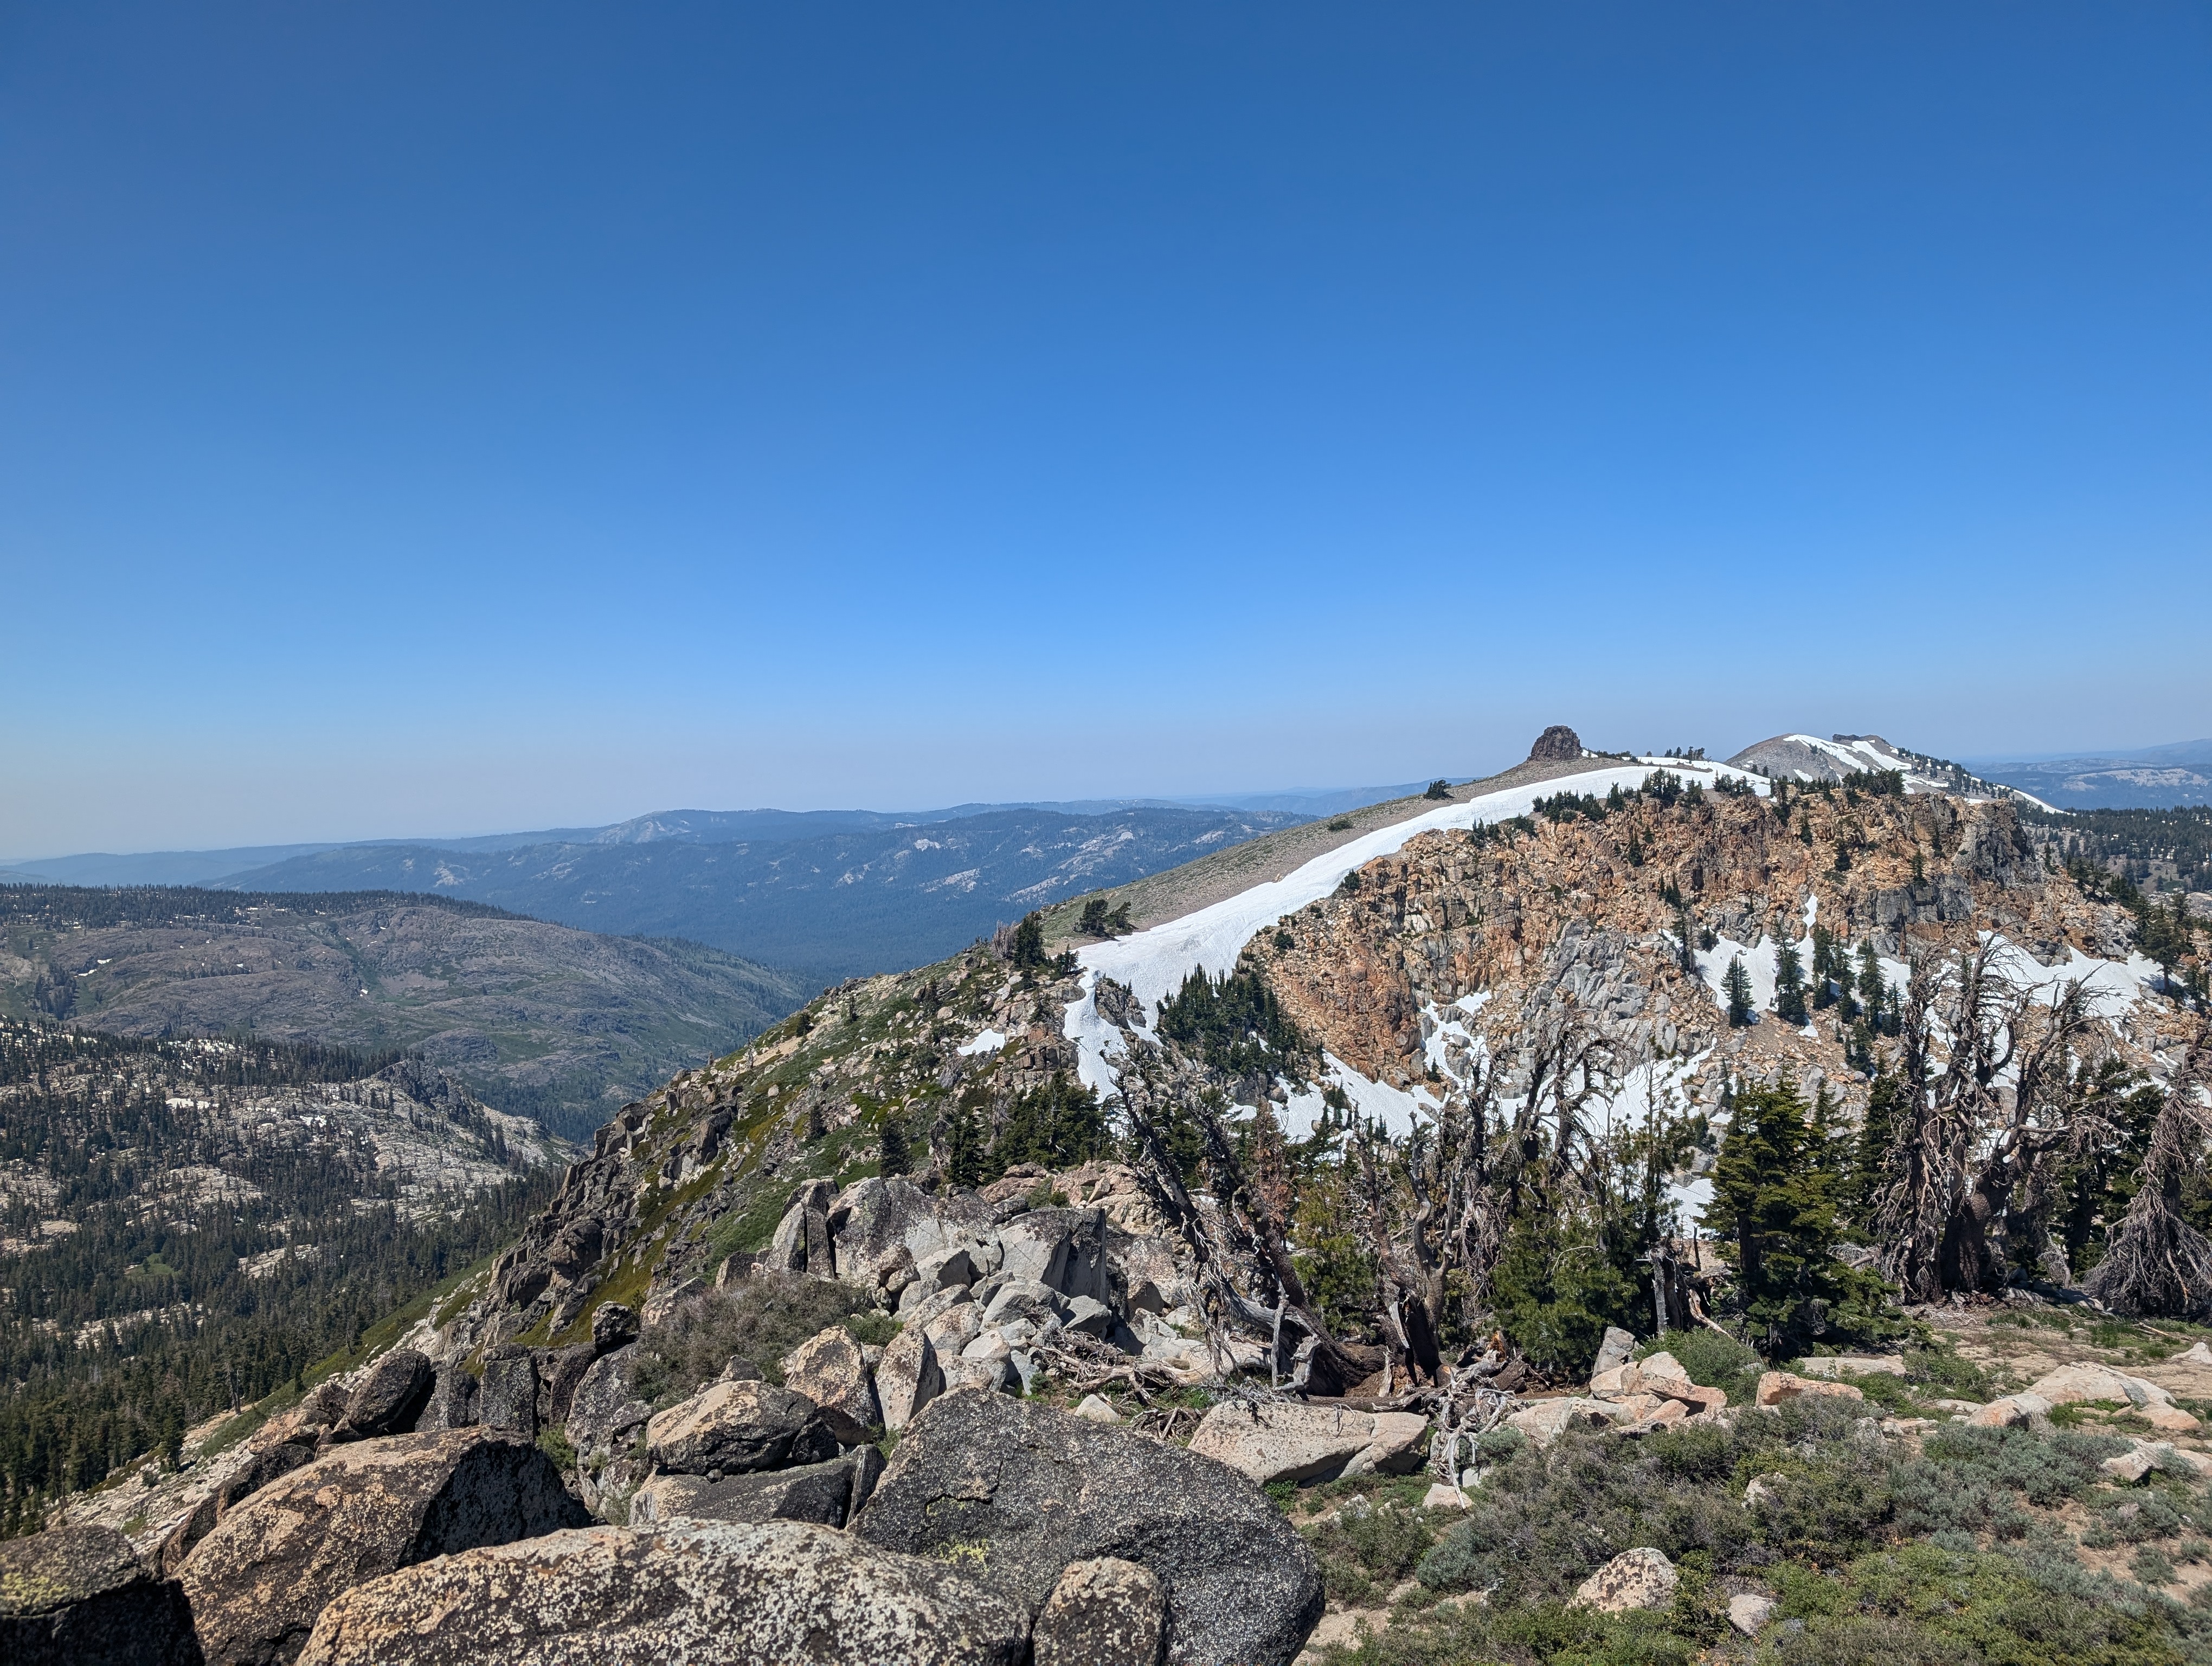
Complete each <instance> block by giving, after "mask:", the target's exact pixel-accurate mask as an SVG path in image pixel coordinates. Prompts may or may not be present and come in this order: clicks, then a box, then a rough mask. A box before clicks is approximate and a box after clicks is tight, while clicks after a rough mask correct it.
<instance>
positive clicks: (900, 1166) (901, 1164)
mask: <svg viewBox="0 0 2212 1666" xmlns="http://www.w3.org/2000/svg"><path fill="white" fill-rule="evenodd" d="M882 1145H883V1156H882V1162H881V1165H880V1166H881V1168H882V1171H883V1172H884V1174H887V1175H892V1174H904V1173H905V1172H906V1171H907V1169H908V1166H909V1165H910V1164H912V1163H913V1161H914V1148H913V1145H912V1143H911V1142H910V1141H909V1140H908V1137H907V1131H906V1119H905V1118H904V1117H903V1116H900V1115H899V1114H898V1113H897V1112H896V1111H894V1112H892V1113H891V1114H890V1116H886V1117H884V1131H883V1137H882Z"/></svg>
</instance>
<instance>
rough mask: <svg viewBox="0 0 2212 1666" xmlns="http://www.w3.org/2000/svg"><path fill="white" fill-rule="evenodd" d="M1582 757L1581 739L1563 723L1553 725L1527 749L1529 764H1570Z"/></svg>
mask: <svg viewBox="0 0 2212 1666" xmlns="http://www.w3.org/2000/svg"><path fill="white" fill-rule="evenodd" d="M1582 755H1583V738H1582V737H1581V736H1580V735H1578V734H1577V733H1575V732H1574V731H1573V730H1572V729H1571V728H1569V727H1567V726H1566V725H1565V724H1564V723H1554V724H1553V725H1552V727H1550V728H1548V729H1547V730H1545V731H1544V733H1541V734H1540V735H1538V736H1537V737H1536V744H1535V745H1533V746H1531V747H1530V748H1529V749H1528V762H1529V763H1573V762H1574V761H1575V760H1576V759H1577V758H1578V757H1581V756H1582Z"/></svg>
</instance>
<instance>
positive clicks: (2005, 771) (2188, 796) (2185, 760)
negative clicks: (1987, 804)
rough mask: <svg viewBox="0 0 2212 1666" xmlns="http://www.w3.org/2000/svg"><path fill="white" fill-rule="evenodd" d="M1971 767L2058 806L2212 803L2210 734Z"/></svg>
mask: <svg viewBox="0 0 2212 1666" xmlns="http://www.w3.org/2000/svg"><path fill="white" fill-rule="evenodd" d="M1976 767H1977V768H1978V769H1980V771H1981V772H1982V774H1984V775H1987V776H1988V777H1989V778H1990V780H1992V781H2003V782H2004V783H2005V784H2006V785H2007V786H2010V787H2020V788H2021V790H2022V791H2024V792H2028V793H2034V794H2035V796H2036V797H2037V798H2039V799H2041V800H2043V801H2044V802H2045V803H2046V804H2051V805H2056V806H2057V807H2058V808H2059V809H2061V810H2172V809H2175V808H2178V807H2179V806H2183V805H2199V804H2212V740H2185V741H2182V742H2180V743H2179V745H2172V746H2147V747H2145V748H2143V749H2142V751H2133V752H2106V753H2102V754H2100V755H2099V756H2097V757H2060V758H2027V759H2023V760H2021V761H2019V762H2015V763H2003V762H1989V763H1978V764H1977V765H1976Z"/></svg>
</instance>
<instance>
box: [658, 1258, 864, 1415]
mask: <svg viewBox="0 0 2212 1666" xmlns="http://www.w3.org/2000/svg"><path fill="white" fill-rule="evenodd" d="M871 1308H872V1304H871V1303H870V1301H869V1299H868V1298H867V1295H866V1293H865V1292H862V1291H861V1290H860V1287H859V1286H857V1285H850V1284H844V1283H841V1282H840V1281H838V1280H835V1279H807V1278H799V1277H797V1276H794V1275H792V1274H770V1275H768V1276H764V1277H755V1278H750V1279H747V1280H744V1282H743V1283H742V1284H735V1285H732V1286H729V1287H728V1288H727V1289H725V1290H710V1291H705V1292H702V1293H701V1294H699V1295H696V1296H694V1297H693V1298H691V1299H690V1300H689V1301H687V1302H684V1303H683V1304H680V1305H679V1306H678V1308H677V1310H676V1311H675V1312H674V1313H672V1314H671V1315H670V1316H669V1317H668V1318H666V1319H665V1320H664V1321H663V1322H660V1323H659V1324H656V1325H649V1326H647V1328H646V1331H645V1334H644V1335H643V1336H641V1338H639V1341H638V1362H637V1367H636V1375H635V1381H636V1383H637V1390H638V1393H639V1395H641V1397H642V1398H644V1399H646V1400H647V1401H650V1402H652V1403H653V1405H654V1406H656V1407H661V1406H668V1405H672V1404H674V1403H675V1402H677V1401H678V1400H681V1399H683V1398H684V1397H685V1396H686V1395H690V1394H693V1393H696V1391H697V1390H698V1389H699V1388H700V1387H701V1385H702V1384H703V1383H711V1382H713V1381H714V1379H715V1378H716V1377H720V1375H721V1374H722V1368H723V1366H725V1365H727V1364H728V1363H729V1361H730V1360H731V1359H732V1358H738V1359H746V1360H749V1361H750V1362H751V1364H752V1365H753V1367H754V1368H755V1369H756V1370H757V1371H759V1372H760V1374H761V1375H762V1376H763V1377H766V1378H767V1379H768V1380H769V1382H771V1383H781V1382H782V1381H783V1367H782V1360H783V1356H784V1355H785V1354H787V1353H790V1352H791V1350H792V1349H793V1348H795V1347H798V1346H799V1344H800V1343H801V1342H803V1341H805V1340H806V1339H807V1338H808V1337H810V1336H812V1335H816V1334H817V1333H818V1332H820V1331H823V1330H826V1329H829V1327H830V1326H831V1325H834V1324H836V1323H837V1322H839V1321H840V1320H843V1319H848V1318H852V1317H854V1316H858V1317H859V1319H860V1326H866V1323H867V1316H869V1314H870V1312H871ZM860 1326H856V1327H855V1334H856V1335H857V1334H859V1329H860ZM861 1340H862V1341H866V1340H867V1337H866V1336H862V1337H861Z"/></svg>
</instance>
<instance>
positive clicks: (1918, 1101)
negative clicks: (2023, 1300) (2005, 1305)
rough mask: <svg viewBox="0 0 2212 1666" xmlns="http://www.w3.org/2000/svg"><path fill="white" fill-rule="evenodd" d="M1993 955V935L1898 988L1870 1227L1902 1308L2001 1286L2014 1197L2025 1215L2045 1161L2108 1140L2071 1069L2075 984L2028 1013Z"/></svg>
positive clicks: (2079, 994)
mask: <svg viewBox="0 0 2212 1666" xmlns="http://www.w3.org/2000/svg"><path fill="white" fill-rule="evenodd" d="M2000 948H2001V945H1999V944H1998V943H1997V942H1996V940H1995V939H1991V940H1990V942H1987V943H1984V945H1982V946H1981V947H1980V948H1979V949H1978V950H1977V951H1975V952H1972V953H1971V954H1968V955H1966V956H1963V957H1962V958H1960V964H1959V970H1958V976H1957V978H1956V980H1955V982H1954V983H1953V984H1951V985H1950V986H1949V987H1948V988H1943V987H1941V986H1939V984H1938V982H1937V979H1936V976H1935V975H1934V974H1933V973H1932V972H1930V971H1929V969H1928V967H1927V966H1926V965H1925V964H1922V963H1918V962H1916V963H1915V964H1914V965H1913V968H1912V973H1911V978H1910V980H1909V981H1908V982H1907V984H1906V988H1905V996H1904V1000H1903V1012H1902V1015H1901V1021H1900V1025H1899V1044H1898V1049H1897V1066H1898V1072H1899V1075H1900V1076H1901V1077H1902V1079H1903V1085H1904V1089H1905V1091H1904V1094H1903V1096H1902V1097H1903V1104H1902V1107H1901V1111H1900V1114H1899V1117H1898V1121H1897V1126H1896V1129H1895V1133H1894V1135H1893V1140H1892V1144H1891V1146H1890V1151H1889V1154H1888V1158H1887V1162H1886V1164H1885V1168H1886V1171H1887V1185H1886V1186H1885V1189H1884V1191H1883V1194H1882V1197H1881V1203H1880V1206H1879V1213H1878V1216H1877V1219H1878V1221H1879V1224H1880V1227H1881V1233H1882V1235H1883V1237H1886V1238H1887V1240H1888V1243H1889V1250H1888V1254H1887V1258H1886V1268H1887V1272H1888V1274H1889V1275H1890V1277H1891V1278H1892V1279H1893V1280H1895V1281H1896V1282H1897V1284H1898V1285H1899V1288H1900V1289H1901V1290H1902V1292H1903V1293H1904V1295H1905V1299H1906V1300H1908V1301H1918V1302H1929V1301H1937V1300H1940V1299H1942V1298H1943V1296H1944V1295H1945V1294H1946V1293H1947V1292H1950V1291H1954V1290H1981V1291H1991V1292H1994V1291H1996V1290H1999V1289H2002V1287H2003V1286H2004V1285H2005V1283H2006V1281H2007V1280H2008V1277H2009V1270H2010V1269H2009V1267H2008V1256H2007V1254H2006V1253H2005V1250H2006V1245H2007V1238H2008V1225H2009V1218H2010V1217H2011V1216H2012V1214H2013V1213H2015V1210H2014V1199H2015V1194H2017V1195H2019V1196H2020V1198H2021V1201H2022V1203H2023V1204H2024V1205H2025V1206H2027V1207H2025V1208H2024V1209H2023V1210H2022V1211H2021V1213H2023V1214H2024V1215H2029V1216H2032V1215H2033V1214H2034V1213H2035V1212H2036V1206H2037V1205H2039V1202H2040V1201H2041V1197H2042V1193H2043V1185H2044V1180H2045V1176H2046V1174H2047V1172H2048V1170H2049V1168H2050V1165H2051V1164H2052V1163H2053V1161H2054V1160H2055V1159H2057V1158H2058V1157H2059V1156H2060V1155H2061V1154H2062V1153H2064V1152H2069V1151H2070V1152H2079V1151H2081V1150H2082V1149H2084V1148H2085V1146H2086V1145H2088V1144H2093V1143H2095V1142H2096V1141H2097V1140H2101V1139H2106V1138H2109V1137H2110V1135H2111V1130H2110V1129H2109V1128H2107V1127H2106V1125H2105V1123H2104V1122H2103V1121H2102V1119H2101V1118H2099V1117H2096V1116H2093V1115H2092V1114H2090V1113H2089V1112H2087V1110H2085V1109H2084V1107H2083V1105H2082V1103H2081V1094H2080V1091H2079V1090H2078V1080H2079V1076H2078V1073H2077V1072H2076V1071H2075V1069H2074V1063H2075V1055H2077V1054H2078V1053H2079V1051H2080V1050H2081V1047H2082V1045H2083V1043H2084V1041H2085V1039H2086V1037H2087V1034H2088V1032H2089V1031H2090V1030H2091V1028H2092V1016H2093V1015H2092V1013H2091V1012H2090V1007H2089V995H2088V992H2087V988H2086V986H2085V985H2083V984H2081V983H2079V982H2076V983H2072V984H2069V985H2068V986H2067V988H2066V990H2065V992H2064V993H2063V994H2061V995H2060V996H2059V997H2058V998H2057V1000H2055V1001H2054V1002H2053V1003H2052V1004H2051V1006H2048V1007H2047V1008H2043V1009H2041V1010H2040V1012H2039V1008H2038V1002H2037V996H2036V992H2035V991H2034V990H2033V989H2016V988H2013V987H2012V986H2011V985H2010V984H2008V982H2006V981H2005V979H2004V977H2003V976H2002V972H2001V971H2000V970H1999V968H1998V964H1997V957H1998V954H1999V952H2000ZM1939 1029H1940V1030H1941V1031H1942V1032H1943V1033H1944V1034H1945V1035H1946V1037H1948V1041H1947V1043H1946V1044H1945V1046H1944V1048H1943V1056H1942V1061H1941V1063H1942V1068H1941V1069H1940V1070H1939V1069H1938V1068H1937V1062H1938V1061H1937V1059H1936V1032H1937V1031H1938V1030H1939ZM2008 1073H2009V1074H2010V1075H2011V1077H2012V1081H2011V1085H2010V1086H2009V1088H2008V1087H2007V1086H2006V1085H2005V1078H2006V1077H2007V1075H2008Z"/></svg>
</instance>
